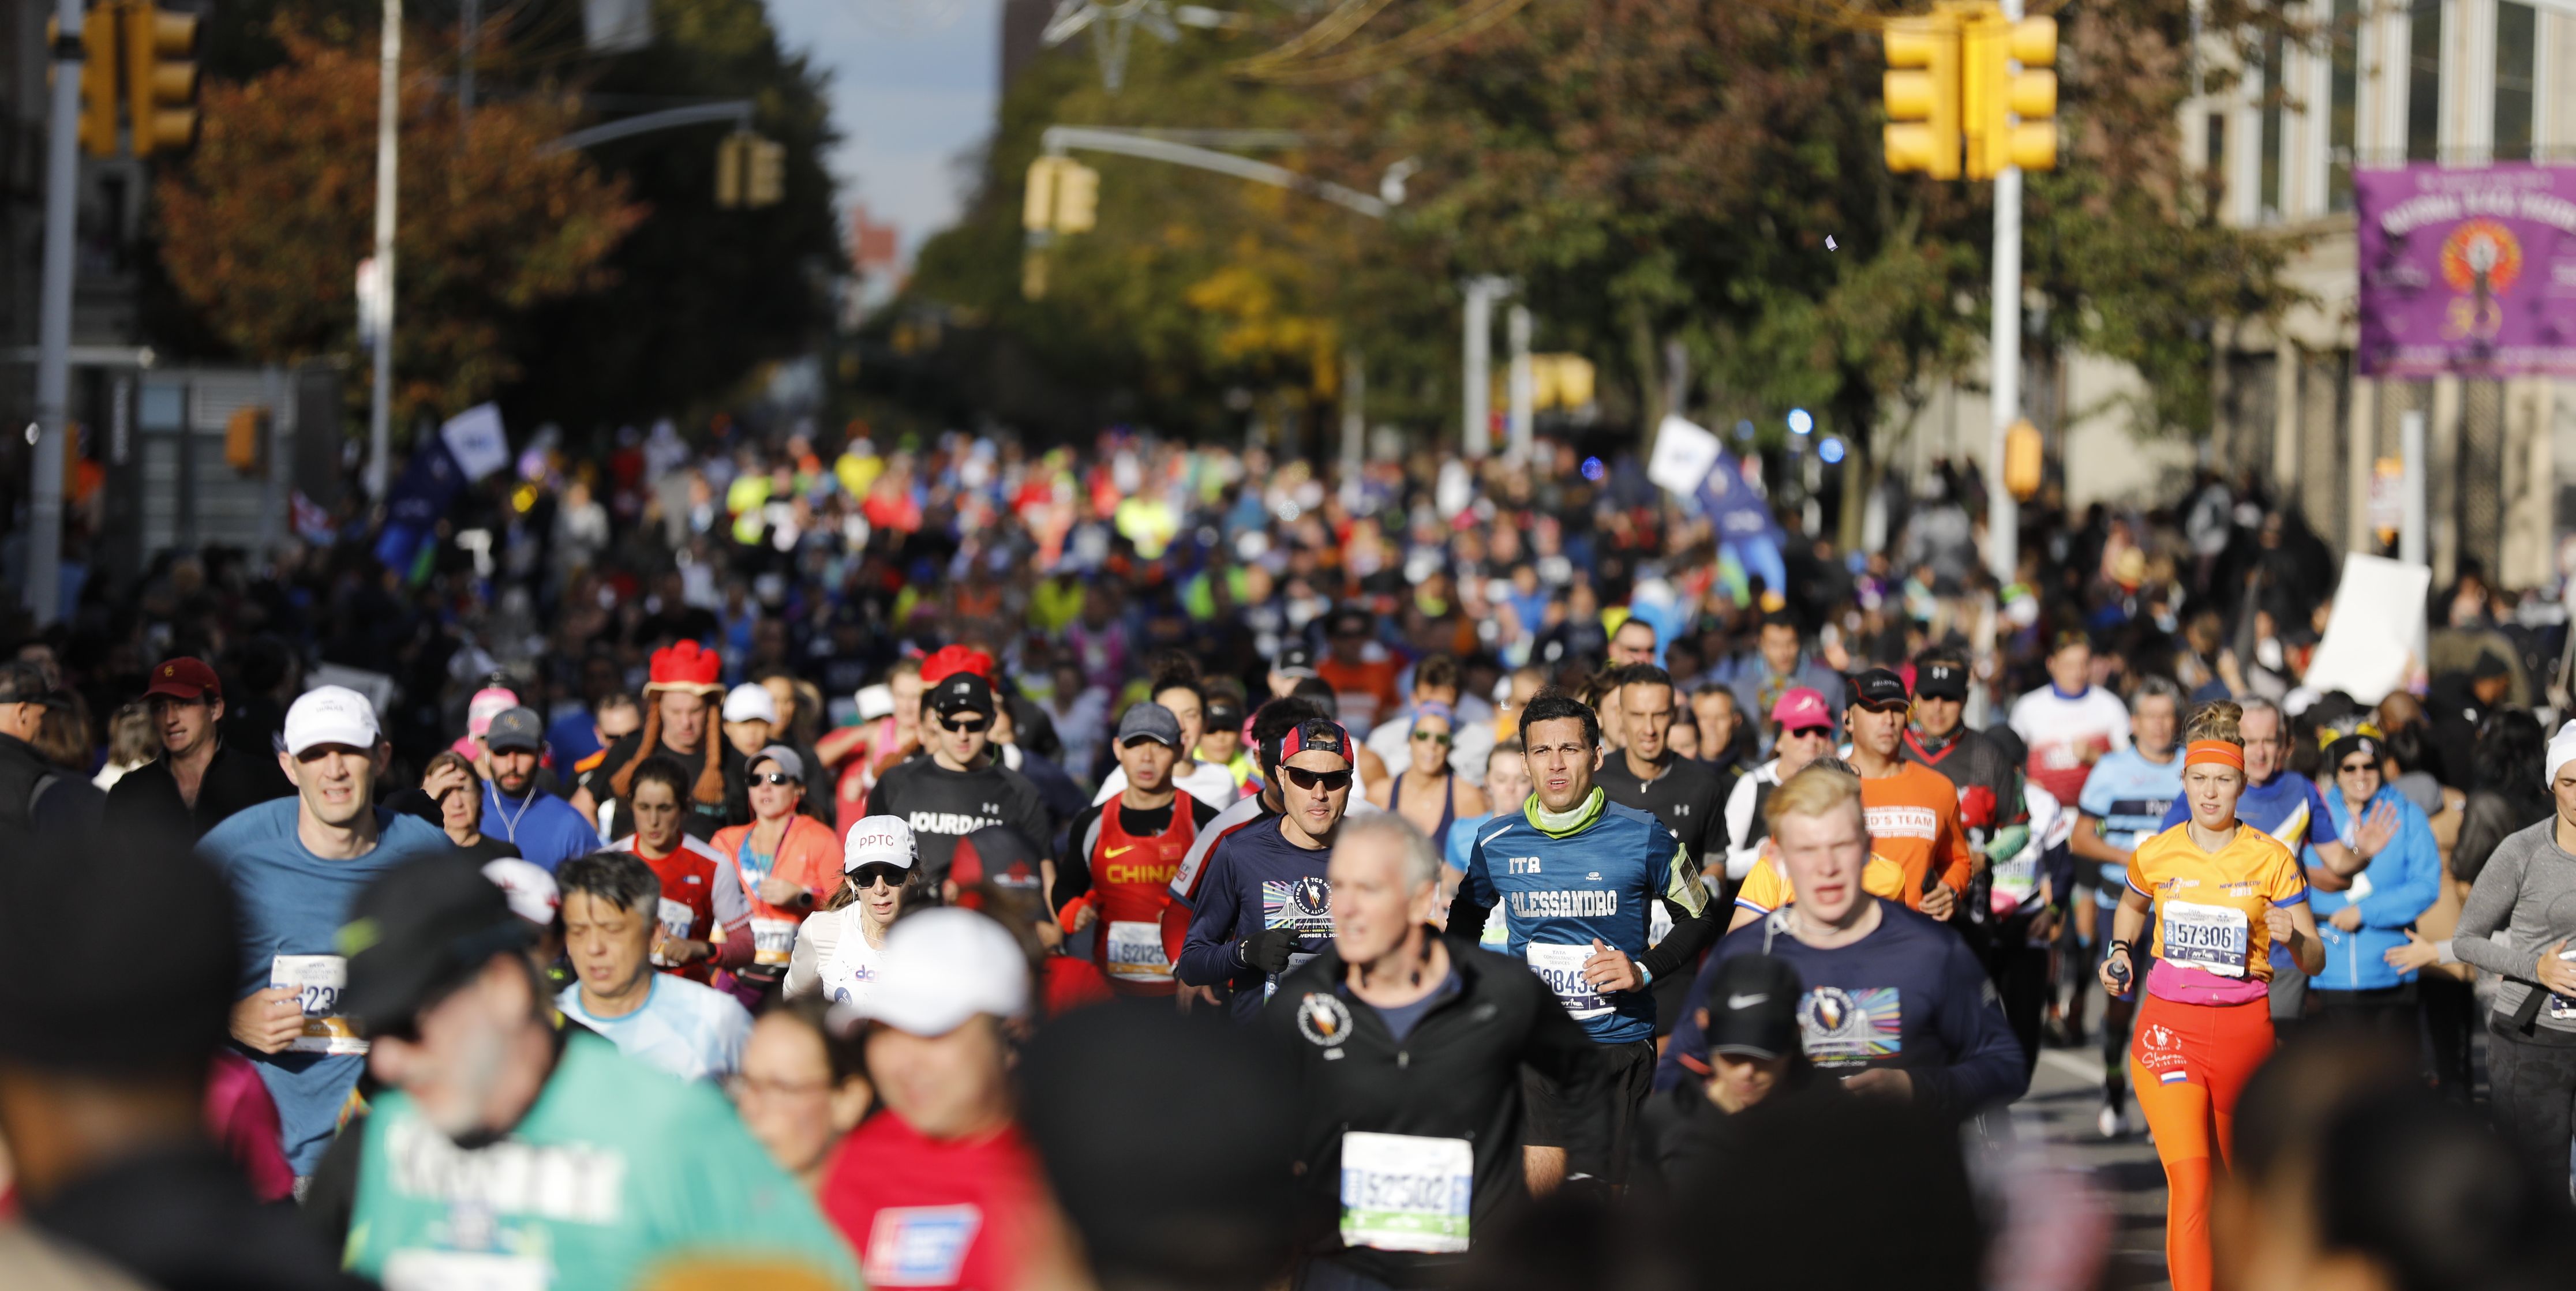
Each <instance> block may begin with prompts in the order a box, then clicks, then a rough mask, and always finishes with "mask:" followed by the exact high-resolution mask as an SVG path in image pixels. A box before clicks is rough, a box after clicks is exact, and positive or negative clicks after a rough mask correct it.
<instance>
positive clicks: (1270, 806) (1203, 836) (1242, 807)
mask: <svg viewBox="0 0 2576 1291" xmlns="http://www.w3.org/2000/svg"><path fill="white" fill-rule="evenodd" d="M1323 715H1324V712H1323V709H1322V708H1320V707H1318V706H1317V705H1315V704H1314V703H1312V702H1310V701H1308V700H1303V699H1293V698H1286V697H1282V698H1276V699H1271V700H1267V701H1265V702H1264V703H1263V704H1262V705H1261V707H1260V708H1259V709H1257V710H1255V711H1254V712H1253V714H1252V720H1251V721H1250V722H1247V723H1245V724H1244V734H1245V738H1247V739H1249V740H1250V741H1251V742H1252V744H1251V749H1250V752H1251V754H1252V757H1253V770H1254V774H1253V777H1252V789H1251V792H1248V793H1246V794H1245V795H1244V796H1243V797H1241V798H1238V799H1236V800H1235V803H1234V805H1233V806H1231V807H1228V808H1226V809H1225V810H1223V811H1221V812H1218V813H1217V814H1216V818H1215V819H1213V820H1211V821H1209V822H1208V823H1207V825H1206V827H1205V828H1202V829H1200V830H1199V831H1198V837H1197V839H1196V840H1194V841H1193V842H1191V844H1190V850H1189V851H1188V852H1187V853H1186V854H1184V855H1183V856H1182V857H1181V868H1180V869H1178V870H1176V871H1174V872H1173V874H1172V903H1171V905H1169V906H1167V907H1165V909H1164V911H1163V944H1164V945H1166V946H1177V945H1181V944H1183V943H1184V942H1186V941H1187V940H1188V937H1189V931H1190V919H1191V917H1192V916H1193V915H1194V914H1195V913H1196V912H1197V902H1198V889H1199V883H1200V881H1201V880H1202V879H1205V878H1206V877H1207V858H1208V856H1209V854H1210V853H1212V852H1214V851H1215V850H1216V845H1217V844H1218V843H1221V842H1223V841H1225V839H1227V838H1228V837H1230V836H1232V835H1233V834H1234V833H1235V832H1236V831H1238V830H1241V829H1243V828H1244V827H1246V826H1248V825H1252V824H1255V823H1258V822H1260V821H1264V820H1267V819H1269V818H1270V817H1273V816H1276V815H1278V814H1279V813H1280V811H1281V810H1282V807H1281V806H1280V800H1279V777H1278V776H1277V774H1276V773H1275V772H1274V771H1273V770H1272V769H1271V768H1269V767H1266V766H1263V765H1262V764H1261V759H1262V758H1264V757H1267V756H1269V752H1270V749H1271V746H1273V745H1274V744H1277V743H1278V742H1279V740H1280V739H1281V738H1282V737H1284V736H1286V735H1287V734H1288V732H1290V731H1293V730H1295V729H1296V728H1297V727H1298V726H1299V725H1300V724H1302V723H1305V722H1308V721H1312V720H1314V719H1316V718H1319V717H1322V716H1323ZM1358 796H1359V795H1358V793H1357V791H1356V786H1354V792H1353V793H1352V798H1353V799H1354V800H1356V799H1357V798H1358ZM1173 962H1174V963H1175V964H1176V965H1177V964H1178V962H1179V956H1178V955H1175V956H1174V957H1173ZM1178 994H1179V996H1180V997H1181V999H1182V1000H1183V1001H1184V1003H1183V1006H1182V1007H1183V1008H1185V1009H1186V1008H1187V1007H1188V1002H1189V1001H1192V1000H1196V1001H1197V1002H1199V1003H1204V1004H1215V1003H1216V1002H1217V993H1216V991H1215V989H1214V988H1211V987H1199V986H1190V985H1187V984H1183V985H1182V987H1181V988H1180V990H1179V992H1178Z"/></svg>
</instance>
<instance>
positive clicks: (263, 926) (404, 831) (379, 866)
mask: <svg viewBox="0 0 2576 1291" xmlns="http://www.w3.org/2000/svg"><path fill="white" fill-rule="evenodd" d="M285 734H286V751H285V753H284V754H282V755H280V756H279V758H278V763H279V766H280V768H281V769H282V770H283V771H284V772H285V773H286V775H287V777H288V778H289V779H291V780H293V781H294V782H295V787H296V793H295V796H294V797H292V798H279V799H275V800H272V801H269V802H263V803H260V804H259V805H257V806H255V807H245V808H243V809H242V810H241V811H239V812H236V813H234V815H233V817H232V818H231V819H230V820H227V821H225V822H224V823H222V824H220V825H217V826H215V827H214V828H213V829H211V830H209V831H207V833H206V836H205V837H204V838H203V839H201V840H199V842H198V844H197V851H198V854H199V855H202V856H204V857H205V858H206V859H207V861H209V862H211V863H212V864H213V865H214V866H215V868H216V869H219V870H221V871H223V873H224V876H225V877H226V878H227V879H229V880H231V882H232V887H233V894H234V896H235V897H236V898H237V899H238V900H239V901H240V903H241V904H240V919H241V943H242V944H241V949H242V964H241V971H242V979H241V981H240V983H239V985H238V988H237V989H238V991H239V998H238V1000H237V1002H236V1003H235V1004H234V1005H233V1014H232V1036H233V1040H234V1042H235V1043H237V1044H239V1045H240V1046H241V1047H242V1048H244V1049H246V1050H249V1051H250V1053H251V1057H252V1061H253V1062H255V1063H256V1064H258V1067H259V1075H260V1079H261V1080H262V1081H264V1082H266V1083H267V1085H268V1093H269V1097H270V1098H271V1099H273V1100H275V1102H276V1103H277V1119H278V1128H279V1131H280V1134H281V1139H280V1142H281V1144H282V1145H283V1147H284V1149H285V1152H286V1161H287V1164H288V1165H289V1166H292V1167H293V1168H294V1170H295V1173H296V1174H297V1176H299V1177H302V1176H308V1175H310V1174H312V1173H313V1168H314V1166H315V1165H316V1164H318V1163H319V1162H320V1161H321V1159H322V1152H323V1150H324V1149H325V1148H326V1147H328V1146H329V1145H330V1141H331V1132H332V1129H333V1128H334V1127H335V1126H337V1125H338V1124H339V1119H340V1112H341V1109H342V1107H343V1105H344V1104H346V1103H347V1102H348V1101H349V1096H350V1092H351V1091H352V1090H354V1089H355V1088H356V1087H357V1084H358V1075H359V1073H360V1071H361V1070H362V1069H363V1068H364V1067H365V1066H366V1058H365V1054H366V1052H367V1041H366V1040H365V1039H363V1038H361V1037H362V1036H363V1035H364V1033H363V1032H361V1031H359V1030H358V1029H356V1028H354V1027H352V1026H351V1025H350V1024H349V1021H348V1019H347V1018H346V1017H345V1016H343V1013H344V1010H343V1009H342V1008H341V1007H340V997H341V994H342V992H343V990H344V989H345V988H346V987H347V986H348V982H349V978H348V971H349V970H348V961H347V960H346V959H344V958H343V957H342V956H343V955H344V954H345V953H346V952H344V951H343V950H342V949H341V948H340V944H339V942H338V941H337V940H335V938H336V937H337V935H338V933H339V929H340V925H341V924H342V923H343V922H345V921H346V918H347V914H348V911H349V904H350V902H351V901H352V900H354V899H356V897H357V896H358V894H359V892H360V890H361V889H363V888H365V887H366V886H367V884H368V882H369V881H371V880H373V879H374V878H375V877H376V876H378V875H380V874H384V873H386V872H387V871H390V870H392V869H394V868H395V867H397V866H399V865H401V864H402V863H403V862H405V861H407V860H411V859H413V858H415V857H421V856H439V855H451V854H452V852H453V849H452V848H451V846H450V845H449V843H448V841H447V835H446V834H444V833H441V832H440V831H439V830H438V829H437V827H435V826H433V825H430V824H429V823H427V822H425V821H423V820H421V819H419V818H418V817H415V816H407V815H404V814H403V813H401V812H398V811H394V810H392V809H391V808H386V807H379V806H377V805H376V803H375V796H374V795H375V782H376V778H377V777H378V776H381V775H383V774H384V770H385V764H386V762H387V761H388V760H390V759H391V757H392V750H391V749H390V748H389V747H388V746H387V745H386V743H385V742H384V740H383V738H382V737H381V736H380V735H378V733H377V727H376V710H375V708H374V707H373V706H372V705H370V704H368V702H367V699H366V696H364V695H361V694H359V693H358V692H356V691H354V690H350V689H348V688H347V687H344V686H317V687H315V688H314V689H312V690H308V691H306V692H304V693H303V694H302V695H300V696H297V697H296V700H295V703H294V705H293V706H292V707H290V708H288V709H287V710H286V731H285ZM469 864H470V863H469ZM481 881H482V880H481V878H480V877H479V876H478V877H477V878H476V882H478V883H479V882H481ZM486 886H489V885H486Z"/></svg>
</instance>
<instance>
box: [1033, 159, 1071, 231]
mask: <svg viewBox="0 0 2576 1291" xmlns="http://www.w3.org/2000/svg"><path fill="white" fill-rule="evenodd" d="M1072 164H1073V161H1072V160H1071V159H1070V158H1066V157H1040V158H1038V159H1037V160H1036V161H1033V162H1030V163H1029V180H1028V188H1027V191H1025V192H1024V193H1022V194H1021V197H1020V227H1021V228H1023V229H1026V230H1028V231H1029V232H1031V233H1048V232H1052V231H1054V229H1055V179H1056V175H1057V173H1058V172H1060V171H1062V170H1063V169H1064V168H1065V167H1067V166H1070V165H1072Z"/></svg>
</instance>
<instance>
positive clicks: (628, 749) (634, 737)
mask: <svg viewBox="0 0 2576 1291" xmlns="http://www.w3.org/2000/svg"><path fill="white" fill-rule="evenodd" d="M710 725H712V722H710ZM707 738H708V739H711V740H714V741H715V742H716V769H717V772H718V774H721V775H722V776H723V777H724V805H723V806H722V807H716V806H711V805H709V804H706V803H702V802H698V801H696V800H695V799H694V797H693V798H692V799H691V800H690V802H689V810H688V811H687V812H685V813H683V814H682V815H681V817H680V829H681V830H682V832H684V833H686V834H687V835H688V836H689V837H691V838H694V839H697V840H698V841H700V842H704V841H706V840H707V839H710V838H713V837H715V836H716V831H717V830H719V829H722V828H724V827H725V826H727V825H742V824H748V823H750V821H751V786H750V785H749V784H747V783H745V782H744V780H743V778H742V777H743V760H742V755H741V754H740V753H736V752H734V748H733V746H732V745H730V744H727V743H725V742H724V737H723V736H722V735H720V734H718V733H716V732H714V731H712V730H711V731H708V732H707ZM642 747H644V732H642V731H629V732H627V733H626V734H624V735H621V736H618V737H617V742H616V743H615V744H611V745H609V746H608V752H607V754H606V755H605V756H603V757H601V758H600V759H599V765H598V766H596V767H593V768H592V769H591V770H590V771H589V772H588V773H587V774H586V775H585V776H584V778H583V780H582V784H583V786H584V787H586V788H588V789H589V790H590V797H591V801H592V802H593V803H601V804H604V803H606V802H607V801H608V800H609V799H611V798H613V797H615V796H616V791H615V790H614V789H612V788H611V787H610V786H611V783H612V782H613V781H614V780H615V779H616V777H617V772H618V771H619V769H621V768H623V767H624V766H625V765H626V764H627V763H629V762H632V761H634V760H635V754H636V751H637V750H638V749H641V748H642ZM654 752H655V753H656V754H658V755H660V756H662V757H666V758H669V759H671V760H672V761H674V762H677V763H679V764H680V766H681V767H682V768H683V769H684V770H686V771H687V772H688V773H689V783H690V785H691V786H692V787H694V786H695V785H696V784H697V778H698V773H699V772H701V771H703V770H705V769H706V765H707V764H706V751H705V750H703V749H701V750H699V751H698V752H695V753H686V754H683V753H674V752H672V751H671V750H670V748H669V747H667V746H664V747H661V748H657V749H655V750H654ZM634 832H635V813H634V812H632V811H629V810H627V809H626V807H625V804H623V803H620V804H619V805H618V810H617V819H616V823H615V825H614V827H613V828H612V829H611V830H610V831H609V837H610V838H612V839H616V838H624V837H626V836H627V835H628V834H632V833H634Z"/></svg>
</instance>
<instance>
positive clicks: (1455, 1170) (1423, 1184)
mask: <svg viewBox="0 0 2576 1291" xmlns="http://www.w3.org/2000/svg"><path fill="white" fill-rule="evenodd" d="M1475 1185H1476V1153H1475V1150H1474V1149H1473V1148H1470V1147H1469V1146H1468V1145H1467V1140H1465V1139H1435V1138H1425V1137H1421V1136H1418V1135H1412V1134H1369V1133H1363V1132H1361V1131H1358V1130H1353V1131H1350V1132H1347V1133H1345V1134H1343V1135H1342V1242H1343V1244H1344V1245H1346V1246H1369V1247H1375V1248H1376V1249H1378V1250H1381V1251H1430V1252H1441V1253H1449V1252H1457V1251H1463V1250H1466V1249H1467V1214H1468V1202H1469V1201H1470V1200H1471V1199H1472V1198H1473V1196H1474V1193H1475Z"/></svg>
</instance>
